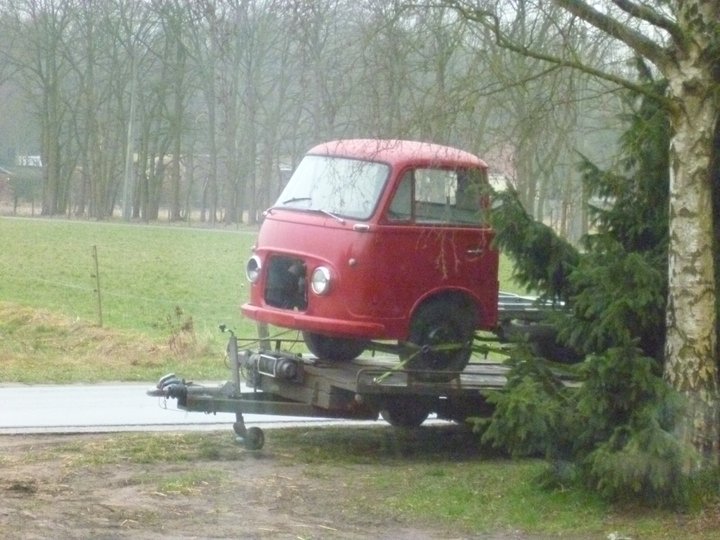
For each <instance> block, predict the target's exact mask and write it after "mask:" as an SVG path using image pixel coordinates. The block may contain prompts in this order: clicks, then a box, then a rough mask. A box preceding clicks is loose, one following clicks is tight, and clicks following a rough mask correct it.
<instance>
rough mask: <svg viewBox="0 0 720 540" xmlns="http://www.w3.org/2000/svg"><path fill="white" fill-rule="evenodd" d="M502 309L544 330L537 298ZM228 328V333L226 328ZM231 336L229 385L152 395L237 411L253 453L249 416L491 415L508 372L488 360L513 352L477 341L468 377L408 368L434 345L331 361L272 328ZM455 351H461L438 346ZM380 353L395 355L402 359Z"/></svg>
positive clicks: (402, 420)
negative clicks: (493, 397)
mask: <svg viewBox="0 0 720 540" xmlns="http://www.w3.org/2000/svg"><path fill="white" fill-rule="evenodd" d="M499 308H500V312H501V316H500V320H501V321H505V327H506V328H509V327H512V328H514V329H515V330H516V331H517V329H518V328H525V329H527V328H535V327H538V328H539V326H537V325H538V324H541V323H538V321H540V320H541V317H539V313H540V311H542V308H541V309H540V310H539V309H538V307H537V304H536V303H534V302H533V299H532V298H528V297H521V296H516V295H511V294H507V293H503V294H502V295H501V299H500V304H499ZM517 321H523V322H521V323H519V322H517ZM221 330H223V331H228V329H227V328H225V327H224V326H221ZM229 333H230V338H229V340H228V346H227V358H228V362H229V368H230V374H231V379H230V380H229V381H227V382H225V383H223V384H220V385H216V386H207V385H202V384H195V383H192V382H187V381H185V380H184V379H181V378H180V377H178V376H176V375H175V374H170V375H167V376H165V377H163V378H162V379H160V380H159V381H158V383H157V385H156V386H155V387H154V388H153V389H151V390H149V391H148V392H147V393H148V394H149V395H150V396H154V397H162V398H165V399H175V400H177V406H178V408H180V409H183V410H186V411H191V412H204V413H207V414H217V413H234V414H235V422H234V424H233V430H234V431H235V433H236V435H237V440H238V442H240V443H242V444H244V446H245V447H246V448H248V449H252V450H257V449H260V448H262V446H263V444H264V434H263V432H262V430H261V429H260V428H258V427H250V428H248V427H246V426H245V422H244V419H243V414H246V413H247V414H267V415H282V416H298V417H321V418H342V419H355V420H377V418H378V416H381V417H382V418H383V419H384V420H386V421H387V422H388V423H390V424H391V425H393V426H399V427H417V426H419V425H420V424H422V422H423V421H425V419H426V418H427V417H428V416H429V415H430V414H431V413H434V414H436V415H437V418H439V419H445V420H450V421H456V422H462V421H464V420H465V419H466V418H467V417H469V416H477V415H482V414H489V413H490V412H491V410H492V408H491V406H490V404H488V403H487V401H486V395H487V393H488V392H489V391H492V390H498V389H501V388H502V387H503V386H504V385H505V382H506V378H505V375H506V373H507V371H508V368H507V367H506V366H505V365H504V364H502V363H501V362H492V361H487V355H488V353H489V352H490V351H500V352H503V351H504V350H505V348H506V345H504V344H503V343H502V340H503V339H502V336H500V340H498V336H497V335H493V336H482V335H476V336H475V341H474V343H473V344H472V348H473V356H472V358H471V361H470V363H469V364H468V365H467V367H466V368H465V369H464V370H463V371H461V372H452V371H428V370H416V369H407V368H406V367H405V365H406V364H407V363H408V362H407V360H408V359H409V358H410V357H412V356H413V355H415V354H423V353H424V352H428V348H429V347H428V346H425V347H417V346H415V345H413V344H399V345H396V344H388V343H383V342H372V343H371V344H370V346H369V349H370V350H372V351H373V356H371V357H370V358H365V357H362V358H358V359H355V360H352V361H345V362H332V361H328V360H324V359H319V358H315V357H312V356H306V355H303V354H298V353H292V352H287V351H285V350H283V344H287V343H288V342H292V341H294V340H283V339H281V338H280V337H271V336H269V334H268V327H267V325H262V324H259V325H258V333H259V339H258V338H253V339H251V340H250V339H240V338H238V337H237V336H235V334H234V333H233V332H232V331H229ZM541 333H542V334H543V335H544V334H545V333H546V332H544V331H543V332H541ZM530 337H532V335H531V336H530ZM251 341H252V342H254V344H257V345H258V348H257V350H252V349H249V348H248V349H240V347H239V343H241V342H242V343H245V342H251ZM453 346H458V345H457V344H446V345H438V346H436V347H453ZM463 346H466V345H463ZM377 353H390V354H392V355H396V356H397V357H399V358H400V359H401V360H400V361H398V360H397V359H396V358H392V357H388V356H376V354H377ZM478 359H479V360H480V361H478ZM241 381H244V385H241ZM243 387H245V389H246V390H247V391H243Z"/></svg>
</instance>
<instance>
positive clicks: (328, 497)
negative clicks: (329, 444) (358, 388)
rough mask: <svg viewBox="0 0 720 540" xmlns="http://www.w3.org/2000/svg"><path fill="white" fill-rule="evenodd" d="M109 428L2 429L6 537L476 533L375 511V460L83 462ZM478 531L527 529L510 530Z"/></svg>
mask: <svg viewBox="0 0 720 540" xmlns="http://www.w3.org/2000/svg"><path fill="white" fill-rule="evenodd" d="M108 437H109V435H71V436H58V435H54V436H53V435H33V436H1V437H0V537H2V538H18V539H46V538H53V539H75V538H77V539H80V538H82V539H87V538H93V539H111V538H140V539H144V538H148V539H150V538H152V539H163V538H250V539H255V538H257V539H265V538H273V539H275V538H279V539H285V538H292V539H309V538H323V539H324V538H329V539H334V538H342V539H366V538H377V539H383V538H387V539H399V540H402V539H408V540H411V539H412V540H426V539H427V540H429V539H451V538H470V537H471V535H469V534H467V532H462V531H457V530H454V531H453V530H447V529H443V528H441V527H438V526H437V525H436V524H433V523H409V522H407V521H403V520H402V519H400V518H398V517H396V516H393V515H392V514H391V513H390V512H389V511H387V512H386V511H383V510H380V511H378V510H377V509H378V508H381V509H382V508H383V507H382V504H380V505H378V504H377V501H367V505H366V504H364V502H363V501H364V496H363V485H364V482H365V479H367V478H368V475H372V474H376V473H375V472H374V470H373V467H372V466H369V465H355V464H343V465H337V464H336V465H328V466H324V465H318V464H313V465H308V464H297V463H292V462H288V460H287V459H283V457H282V456H278V455H275V454H274V453H273V451H272V450H266V449H264V450H263V451H262V452H260V453H252V452H245V453H244V456H243V457H242V458H240V459H234V460H233V459H230V460H228V459H226V458H223V456H216V458H215V459H213V458H212V457H211V458H210V459H200V460H192V461H188V462H176V461H162V460H160V461H159V462H157V461H154V462H153V461H150V462H148V463H143V462H142V460H141V459H140V460H138V459H137V458H134V459H128V460H122V459H120V460H117V459H112V460H110V461H109V462H105V463H102V462H101V463H89V462H88V463H85V462H84V461H83V460H87V459H88V456H87V455H85V456H82V455H80V454H88V453H93V452H97V453H102V452H104V451H106V450H103V448H105V449H107V448H109V447H108V446H107V445H108V443H109V440H108ZM93 448H94V449H93ZM266 448H267V447H266ZM173 479H175V482H176V484H175V485H173V483H172V481H173ZM350 501H352V502H350ZM369 508H373V509H374V510H373V512H372V513H370V512H368V509H369ZM472 538H486V539H490V538H492V539H498V540H500V539H502V540H509V539H512V538H525V537H524V536H522V535H516V534H515V533H512V532H509V533H507V534H501V535H491V536H477V535H472Z"/></svg>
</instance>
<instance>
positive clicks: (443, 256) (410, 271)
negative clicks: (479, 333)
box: [378, 168, 498, 326]
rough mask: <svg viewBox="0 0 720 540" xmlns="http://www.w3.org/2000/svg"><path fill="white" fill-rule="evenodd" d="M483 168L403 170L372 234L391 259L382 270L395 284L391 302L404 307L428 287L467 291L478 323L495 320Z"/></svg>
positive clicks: (493, 258)
mask: <svg viewBox="0 0 720 540" xmlns="http://www.w3.org/2000/svg"><path fill="white" fill-rule="evenodd" d="M484 174H485V171H483V170H480V169H471V170H468V169H458V170H455V169H439V168H438V169H433V168H415V169H411V170H407V171H406V172H405V173H404V174H403V177H402V179H401V181H400V182H399V183H398V185H397V188H396V190H395V193H394V196H393V198H392V200H391V202H390V204H389V205H388V210H387V213H386V219H385V221H384V222H385V226H384V227H383V228H382V233H381V234H380V235H378V242H382V243H383V244H384V245H383V251H385V252H386V253H387V254H388V257H389V258H394V260H395V263H394V264H392V265H389V267H388V268H387V269H385V272H387V274H386V276H385V278H386V279H387V280H388V281H387V283H395V284H396V292H395V295H394V296H396V298H395V300H396V306H397V307H400V306H402V309H403V311H404V312H405V313H407V311H406V310H409V309H411V308H412V306H413V305H414V304H415V303H416V302H417V300H418V295H424V294H426V293H427V292H428V291H433V290H437V289H444V288H452V289H464V290H466V291H471V293H472V295H473V296H474V297H475V298H476V300H477V301H479V302H480V304H481V305H482V306H483V308H482V313H481V316H482V320H481V321H480V323H481V326H492V325H494V323H495V317H496V306H497V288H498V283H497V271H498V254H497V252H496V251H495V250H493V249H492V246H491V243H492V240H493V235H492V229H491V228H490V226H489V225H488V223H487V217H488V216H487V205H486V204H483V201H484V200H486V199H485V198H484V197H486V194H484V193H483V192H482V191H483V188H482V186H483V182H484V181H485V178H484Z"/></svg>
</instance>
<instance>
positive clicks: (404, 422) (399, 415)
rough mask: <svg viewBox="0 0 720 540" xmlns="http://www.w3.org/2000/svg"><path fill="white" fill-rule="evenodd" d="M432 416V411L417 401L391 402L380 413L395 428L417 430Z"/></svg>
mask: <svg viewBox="0 0 720 540" xmlns="http://www.w3.org/2000/svg"><path fill="white" fill-rule="evenodd" d="M429 414H430V409H429V408H428V407H427V406H426V405H425V404H423V403H418V402H415V401H408V400H403V401H391V402H389V403H387V404H386V405H385V408H384V409H383V410H382V411H380V416H382V418H383V420H385V421H386V422H387V423H388V424H390V425H391V426H394V427H403V428H415V427H418V426H420V425H421V424H422V423H423V422H424V421H425V420H426V419H427V417H428V415H429Z"/></svg>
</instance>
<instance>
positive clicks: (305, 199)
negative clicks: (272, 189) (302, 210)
mask: <svg viewBox="0 0 720 540" xmlns="http://www.w3.org/2000/svg"><path fill="white" fill-rule="evenodd" d="M311 200H312V197H291V198H290V199H287V200H285V201H283V202H282V204H290V203H294V202H300V201H311Z"/></svg>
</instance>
